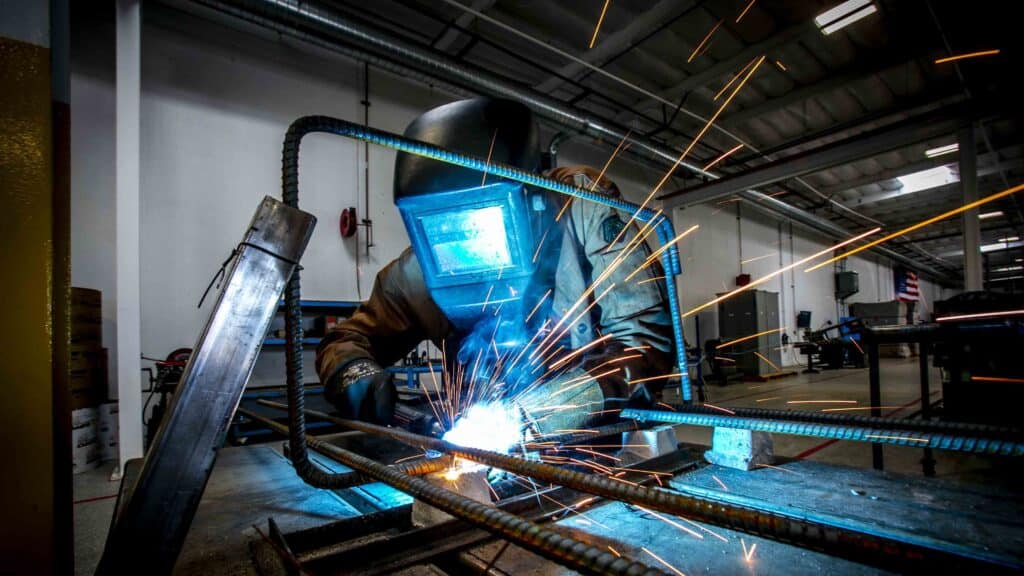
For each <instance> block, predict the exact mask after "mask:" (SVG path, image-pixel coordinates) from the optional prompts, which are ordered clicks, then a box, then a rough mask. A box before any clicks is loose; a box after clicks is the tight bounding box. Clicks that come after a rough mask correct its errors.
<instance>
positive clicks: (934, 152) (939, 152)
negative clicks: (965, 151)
mask: <svg viewBox="0 0 1024 576" xmlns="http://www.w3.org/2000/svg"><path fill="white" fill-rule="evenodd" d="M959 149H960V144H959V143H958V142H954V143H952V144H946V145H945V146H939V147H937V148H929V149H928V150H925V151H924V155H925V156H927V157H928V158H935V157H936V156H943V155H946V154H952V153H953V152H956V151H957V150H959Z"/></svg>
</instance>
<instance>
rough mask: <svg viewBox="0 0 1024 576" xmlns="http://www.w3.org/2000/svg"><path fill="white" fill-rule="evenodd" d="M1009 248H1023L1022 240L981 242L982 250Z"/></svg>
mask: <svg viewBox="0 0 1024 576" xmlns="http://www.w3.org/2000/svg"><path fill="white" fill-rule="evenodd" d="M1011 248H1024V242H998V243H996V244H982V245H981V251H982V252H1001V251H1003V250H1010V249H1011Z"/></svg>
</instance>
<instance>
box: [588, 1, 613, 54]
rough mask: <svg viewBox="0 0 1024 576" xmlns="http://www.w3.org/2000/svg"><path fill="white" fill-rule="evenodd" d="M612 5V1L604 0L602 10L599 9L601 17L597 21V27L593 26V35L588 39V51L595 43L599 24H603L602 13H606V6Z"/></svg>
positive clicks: (599, 27)
mask: <svg viewBox="0 0 1024 576" xmlns="http://www.w3.org/2000/svg"><path fill="white" fill-rule="evenodd" d="M611 3H612V0H604V8H601V16H600V17H598V19H597V26H594V35H593V36H591V37H590V46H587V48H588V49H590V48H593V47H594V42H596V41H597V32H598V31H599V30H600V29H601V23H602V22H604V13H605V12H607V11H608V5H609V4H611Z"/></svg>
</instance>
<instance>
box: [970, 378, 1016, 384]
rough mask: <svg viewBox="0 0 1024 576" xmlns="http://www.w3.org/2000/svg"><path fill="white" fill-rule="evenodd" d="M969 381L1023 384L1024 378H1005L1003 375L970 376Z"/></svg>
mask: <svg viewBox="0 0 1024 576" xmlns="http://www.w3.org/2000/svg"><path fill="white" fill-rule="evenodd" d="M971 382H1001V383H1003V384H1024V378H1006V377H1003V376H971Z"/></svg>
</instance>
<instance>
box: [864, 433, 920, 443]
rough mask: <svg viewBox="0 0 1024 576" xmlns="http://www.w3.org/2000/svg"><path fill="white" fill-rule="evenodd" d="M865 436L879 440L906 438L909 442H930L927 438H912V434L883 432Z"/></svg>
mask: <svg viewBox="0 0 1024 576" xmlns="http://www.w3.org/2000/svg"><path fill="white" fill-rule="evenodd" d="M865 438H878V439H879V440H908V441H910V442H923V443H925V444H927V443H929V442H931V440H929V439H928V438H914V437H913V436H886V435H884V434H868V435H867V436H865Z"/></svg>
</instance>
